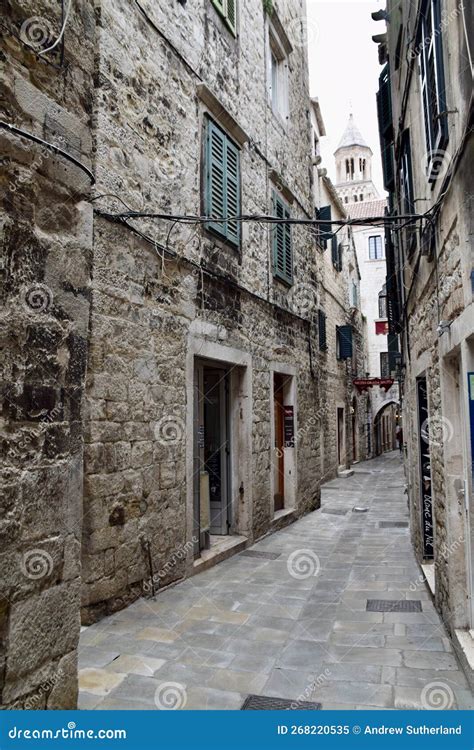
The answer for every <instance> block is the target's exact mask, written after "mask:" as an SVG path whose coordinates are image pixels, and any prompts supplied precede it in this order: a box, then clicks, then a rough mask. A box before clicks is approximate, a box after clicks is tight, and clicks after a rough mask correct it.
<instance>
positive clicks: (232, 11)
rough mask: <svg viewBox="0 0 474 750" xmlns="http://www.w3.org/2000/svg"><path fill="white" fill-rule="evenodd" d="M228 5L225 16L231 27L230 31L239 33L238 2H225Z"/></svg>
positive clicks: (233, 0) (234, 0) (226, 0)
mask: <svg viewBox="0 0 474 750" xmlns="http://www.w3.org/2000/svg"><path fill="white" fill-rule="evenodd" d="M224 2H225V3H226V9H225V16H226V19H227V25H228V26H229V28H230V30H231V31H233V32H234V34H235V32H236V31H237V25H236V20H237V14H236V10H237V9H236V2H237V0H224Z"/></svg>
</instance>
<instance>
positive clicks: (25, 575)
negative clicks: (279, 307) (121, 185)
mask: <svg viewBox="0 0 474 750" xmlns="http://www.w3.org/2000/svg"><path fill="white" fill-rule="evenodd" d="M6 10H7V23H8V33H7V34H6V36H5V41H6V46H5V47H4V50H5V54H6V60H7V65H6V68H5V72H6V74H5V79H4V95H5V96H4V100H3V101H4V111H3V116H2V119H3V120H4V121H6V122H8V123H10V124H11V125H13V126H15V127H17V128H20V129H22V130H23V131H26V132H27V133H30V134H33V135H35V136H38V137H39V138H41V139H44V140H45V141H47V142H49V143H54V144H56V146H59V147H60V148H61V149H63V150H65V151H67V152H68V153H69V154H71V155H73V156H74V157H75V158H76V159H78V160H79V161H80V162H82V163H83V164H84V165H86V166H87V167H89V168H90V159H91V135H90V117H91V114H92V96H91V91H92V74H93V49H94V14H93V9H92V8H91V7H90V5H89V4H87V3H85V4H80V5H79V4H77V3H73V6H72V11H71V17H70V20H69V24H68V28H67V32H66V34H65V37H64V46H63V45H62V44H60V45H58V46H57V47H56V48H55V49H54V50H52V51H51V52H48V53H46V54H45V55H44V56H42V57H40V56H39V55H38V54H37V52H38V51H40V50H41V49H44V48H45V47H46V46H47V44H48V40H49V43H52V42H53V40H54V39H55V38H56V36H57V34H58V33H59V29H60V25H61V24H60V10H59V5H58V3H55V2H48V1H47V0H43V1H42V2H28V1H27V0H23V2H21V3H20V2H16V0H10V1H9V2H7V9H6ZM1 135H2V151H3V154H4V156H3V166H4V170H3V175H2V195H3V202H2V226H3V239H4V241H3V251H2V263H1V276H2V283H1V290H2V291H1V294H2V313H1V318H2V333H1V337H2V365H1V370H2V419H1V422H0V439H1V443H2V456H3V464H2V480H3V481H2V485H3V499H2V500H1V501H0V537H1V542H0V547H1V553H0V558H1V560H0V567H1V569H2V576H1V584H0V586H1V591H0V633H1V635H2V642H3V650H2V652H1V656H0V703H1V704H3V705H6V706H8V707H10V708H48V709H51V708H74V707H75V706H76V693H77V677H76V661H77V643H78V638H79V627H80V621H79V602H80V543H81V541H80V540H81V516H82V471H83V469H82V464H83V456H82V440H83V438H82V434H83V420H84V417H83V391H84V380H85V369H86V359H87V334H88V320H89V305H90V272H91V247H92V209H91V207H90V205H89V204H88V203H87V202H86V200H87V197H88V195H89V189H90V179H89V176H88V174H87V172H85V171H84V170H83V169H82V168H80V167H78V166H76V165H74V164H72V163H71V162H69V161H67V160H66V159H65V158H64V157H63V156H61V155H58V154H55V153H54V152H53V151H52V150H51V149H48V148H46V147H44V146H41V145H40V144H37V143H34V142H33V141H32V140H30V139H28V138H27V137H21V136H20V135H19V134H15V133H13V132H9V131H8V130H6V129H3V130H2V131H1Z"/></svg>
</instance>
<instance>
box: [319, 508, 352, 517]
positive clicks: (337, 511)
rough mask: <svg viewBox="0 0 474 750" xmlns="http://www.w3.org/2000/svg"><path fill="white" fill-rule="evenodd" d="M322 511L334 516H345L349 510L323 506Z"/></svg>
mask: <svg viewBox="0 0 474 750" xmlns="http://www.w3.org/2000/svg"><path fill="white" fill-rule="evenodd" d="M321 513H330V514H331V515H332V516H345V515H346V513H347V510H344V509H343V508H323V509H322V511H321Z"/></svg>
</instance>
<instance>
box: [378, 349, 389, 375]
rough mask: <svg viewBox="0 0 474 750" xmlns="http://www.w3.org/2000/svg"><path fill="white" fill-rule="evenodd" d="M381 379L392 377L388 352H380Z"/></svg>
mask: <svg viewBox="0 0 474 750" xmlns="http://www.w3.org/2000/svg"><path fill="white" fill-rule="evenodd" d="M380 377H381V378H389V377H390V367H389V361H388V352H380Z"/></svg>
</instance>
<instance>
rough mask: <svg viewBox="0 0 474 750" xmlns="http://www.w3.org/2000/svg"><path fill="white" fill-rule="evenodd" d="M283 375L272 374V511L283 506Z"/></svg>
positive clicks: (281, 508)
mask: <svg viewBox="0 0 474 750" xmlns="http://www.w3.org/2000/svg"><path fill="white" fill-rule="evenodd" d="M284 387H285V376H284V375H281V374H280V373H277V372H275V373H274V374H273V414H274V421H275V452H274V460H273V476H274V481H273V511H274V513H276V512H277V511H279V510H283V508H284V507H285V451H284V447H285V430H284V397H283V389H284Z"/></svg>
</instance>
